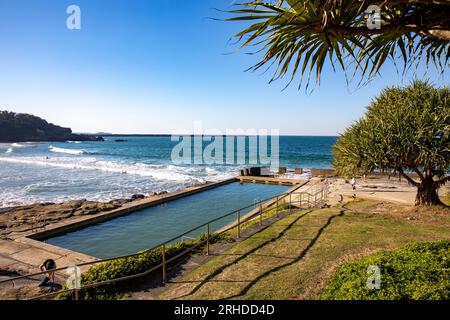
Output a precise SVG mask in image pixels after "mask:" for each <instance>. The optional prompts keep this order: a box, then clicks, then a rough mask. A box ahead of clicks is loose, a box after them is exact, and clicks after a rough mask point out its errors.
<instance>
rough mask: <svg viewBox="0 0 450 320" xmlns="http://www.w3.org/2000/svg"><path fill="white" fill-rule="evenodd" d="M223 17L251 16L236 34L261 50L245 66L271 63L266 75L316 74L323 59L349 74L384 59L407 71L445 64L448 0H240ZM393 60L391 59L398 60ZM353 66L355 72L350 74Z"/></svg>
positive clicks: (375, 67)
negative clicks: (258, 56)
mask: <svg viewBox="0 0 450 320" xmlns="http://www.w3.org/2000/svg"><path fill="white" fill-rule="evenodd" d="M236 6H237V7H238V8H237V9H235V10H231V11H229V13H230V14H232V17H231V18H228V19H226V20H227V21H248V22H251V23H252V24H251V25H250V26H248V27H247V28H245V29H244V30H242V31H240V32H239V33H237V34H236V35H234V38H235V39H237V40H238V42H239V43H240V47H241V48H244V47H245V48H247V47H250V48H253V50H254V52H255V53H263V57H262V59H261V60H260V62H258V63H257V64H255V65H254V66H253V67H251V68H249V70H253V71H255V70H259V69H260V68H263V67H270V66H272V65H275V71H274V75H273V77H272V79H271V80H270V82H272V81H274V80H277V79H280V78H283V77H284V76H286V75H288V76H289V77H288V78H289V81H288V84H289V83H291V82H292V81H293V80H294V79H295V78H296V76H299V78H300V85H299V87H300V86H301V84H302V81H301V80H303V78H307V82H308V84H309V82H310V78H311V76H312V75H313V74H315V77H316V80H317V82H318V81H319V79H320V75H321V73H322V70H323V67H324V65H325V64H326V63H327V61H328V60H329V63H330V64H331V66H332V67H333V69H335V67H338V68H339V67H340V68H341V69H342V70H343V71H344V73H345V77H346V79H347V80H348V78H349V77H348V75H347V72H348V71H350V76H354V75H355V74H357V73H359V74H360V76H361V81H363V80H364V79H367V80H370V79H371V78H373V77H375V76H376V75H377V74H378V73H379V71H380V69H381V67H382V66H383V65H384V64H385V63H386V62H387V61H389V60H392V61H394V62H395V61H397V63H398V62H399V61H400V62H402V63H403V66H404V71H406V70H408V69H409V68H410V67H414V66H415V64H417V63H418V62H422V63H423V64H424V65H426V66H428V65H434V66H435V67H436V69H437V70H438V71H439V72H443V71H444V69H445V68H446V66H447V63H448V60H449V58H450V55H449V46H450V44H449V40H450V19H449V17H450V3H449V1H428V0H409V1H408V0H404V1H372V0H370V1H369V0H363V1H361V0H358V1H356V0H346V1H332V0H314V1H310V0H276V1H275V0H274V1H260V0H255V1H247V2H242V3H237V4H236ZM397 63H396V65H397ZM352 73H353V75H352Z"/></svg>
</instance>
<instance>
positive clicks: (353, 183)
mask: <svg viewBox="0 0 450 320" xmlns="http://www.w3.org/2000/svg"><path fill="white" fill-rule="evenodd" d="M350 183H351V185H352V189H353V190H356V179H355V177H353V178H352V180H351V181H350Z"/></svg>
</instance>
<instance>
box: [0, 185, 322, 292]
mask: <svg viewBox="0 0 450 320" xmlns="http://www.w3.org/2000/svg"><path fill="white" fill-rule="evenodd" d="M316 188H317V185H313V186H311V187H310V188H308V189H306V190H304V191H300V192H296V191H290V192H286V193H282V194H279V195H276V196H273V197H270V198H267V199H264V200H260V201H259V202H258V205H259V209H260V210H259V211H258V212H255V213H254V214H252V215H251V216H248V217H246V218H245V219H241V216H240V214H241V211H244V210H247V209H249V208H252V207H255V204H252V205H248V206H245V207H242V208H240V209H237V210H234V211H231V212H229V213H226V214H224V215H222V216H219V217H217V218H214V219H212V220H210V221H208V222H206V223H203V224H201V225H199V226H196V227H194V228H192V229H190V230H188V231H186V232H184V233H182V234H180V235H178V236H176V237H173V238H171V239H169V240H166V241H164V242H162V243H160V244H158V245H156V246H153V247H151V248H149V249H146V250H143V251H140V252H137V253H133V254H128V255H123V256H118V257H111V258H106V259H102V260H95V261H89V262H84V263H80V264H77V265H75V267H84V266H88V265H94V264H100V263H104V262H108V261H112V260H120V259H126V258H131V257H137V256H139V255H142V254H145V253H147V252H150V251H153V250H156V249H159V248H161V249H163V254H162V256H163V260H164V261H163V262H162V263H160V264H158V265H156V266H154V267H152V268H150V269H149V270H146V271H144V272H142V273H138V274H134V275H128V276H125V277H121V278H116V279H111V280H106V281H102V282H98V283H93V284H89V285H85V286H82V287H81V288H79V289H66V290H60V291H56V292H53V293H49V294H44V295H40V296H37V297H33V298H31V299H32V300H33V299H41V298H45V297H51V296H54V295H57V294H60V293H64V292H70V291H71V292H76V291H77V290H78V291H79V290H83V289H88V288H93V287H97V286H102V285H105V284H111V283H116V282H119V281H125V280H130V279H134V278H139V277H144V276H147V275H149V274H150V273H152V272H154V271H156V270H158V269H160V268H161V267H162V268H163V270H165V267H166V265H167V264H169V263H170V262H172V261H175V260H177V259H179V258H181V257H183V256H185V255H186V254H188V253H190V252H192V251H193V250H195V249H197V248H198V247H200V246H202V245H203V244H205V243H208V244H209V241H210V240H211V239H213V238H215V237H217V236H219V235H221V234H223V233H225V232H228V231H230V230H232V229H234V228H238V234H237V237H238V238H239V237H240V226H241V225H242V224H243V223H245V222H247V221H250V220H253V219H255V218H257V217H258V216H259V218H260V223H262V215H263V213H264V210H266V211H267V209H270V210H273V209H275V211H276V212H277V215H278V208H279V206H280V205H279V203H280V200H284V202H283V204H285V203H289V204H290V205H292V204H295V203H298V204H299V207H300V208H302V204H303V203H306V204H307V208H314V207H317V206H318V205H319V204H321V203H323V201H325V200H326V199H327V196H328V193H329V188H328V183H327V182H326V183H325V184H324V185H321V186H320V188H319V189H318V190H316V192H314V193H313V192H309V191H310V190H311V189H316ZM292 195H298V196H299V200H298V201H294V202H293V201H292ZM302 195H308V199H302V198H303V197H302ZM317 195H320V197H319V198H317ZM288 196H289V198H290V199H289V202H286V201H285V200H286V198H287V197H288ZM311 197H314V201H311ZM274 199H276V200H277V201H276V202H275V203H270V204H269V205H267V207H265V208H263V203H266V202H268V201H270V200H274ZM302 200H303V201H302ZM318 200H319V201H318ZM273 205H275V207H273ZM255 210H256V209H255ZM233 214H234V215H235V214H237V215H238V219H237V223H236V224H233V225H231V226H230V227H228V228H225V229H223V230H221V231H220V232H214V233H212V234H210V233H209V229H210V225H211V224H212V223H214V222H216V221H219V220H221V219H223V218H226V217H229V216H231V215H233ZM203 227H208V233H207V237H206V239H205V240H203V241H200V242H199V243H197V244H195V245H194V246H192V247H190V248H188V249H187V250H185V251H183V252H180V253H179V254H177V255H175V256H173V257H170V258H169V259H167V260H166V259H165V252H164V251H165V250H164V248H165V246H166V245H168V244H170V243H173V242H174V241H175V240H177V239H180V238H183V237H185V236H186V235H187V234H189V233H192V232H194V231H197V230H198V229H200V228H203ZM208 251H209V250H207V252H208ZM68 268H73V266H69V267H68V266H66V267H61V268H56V269H53V270H51V271H52V272H58V271H62V270H66V269H68ZM46 273H48V271H43V272H37V273H33V274H28V275H22V276H18V277H14V278H10V279H5V280H0V284H3V283H7V282H13V283H14V281H17V280H20V279H26V278H31V277H35V276H39V275H43V274H46ZM163 273H165V271H164V272H163ZM165 277H166V275H165V274H163V281H165ZM76 296H77V295H76Z"/></svg>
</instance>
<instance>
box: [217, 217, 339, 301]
mask: <svg viewBox="0 0 450 320" xmlns="http://www.w3.org/2000/svg"><path fill="white" fill-rule="evenodd" d="M346 210H347V209H345V210H341V211H340V212H339V214H335V215H333V216H331V217H329V218H328V219H327V222H326V223H325V224H324V225H323V226H322V227H321V228H320V229H319V230H318V231H317V234H316V235H315V237H314V238H313V239H312V240H311V242H310V243H309V244H308V245H307V246H306V248H305V249H304V250H302V252H300V254H299V255H298V256H297V257H296V258H295V259H293V260H292V261H290V262H287V263H285V264H282V265H280V266H277V267H275V268H272V269H270V270H268V271H266V272H264V273H262V274H261V275H259V276H258V277H256V278H255V279H253V280H252V281H250V283H249V284H248V285H246V286H245V287H244V288H243V289H242V290H241V291H240V292H239V293H238V294H236V295H233V296H229V297H226V298H224V299H225V300H227V299H234V298H237V297H239V296H242V295H244V294H246V293H247V292H248V291H249V290H250V289H251V288H252V287H253V286H254V285H255V284H256V283H258V282H259V281H260V280H262V279H264V278H266V277H267V276H269V275H270V274H272V273H274V272H277V271H280V270H281V269H284V268H286V267H289V266H291V265H293V264H295V263H297V262H299V261H300V260H302V259H303V258H304V257H305V255H306V254H307V253H308V252H309V251H310V250H311V249H312V248H313V246H314V245H315V244H316V242H317V240H319V238H320V236H321V235H322V233H323V232H324V231H325V229H326V228H327V227H329V226H330V225H331V223H332V221H333V220H334V219H336V218H338V217H342V216H344V214H345V211H346Z"/></svg>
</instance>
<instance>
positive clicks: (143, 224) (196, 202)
mask: <svg viewBox="0 0 450 320" xmlns="http://www.w3.org/2000/svg"><path fill="white" fill-rule="evenodd" d="M288 189H289V187H288V186H280V185H268V184H267V185H263V184H251V183H250V184H249V183H244V184H240V183H237V182H236V183H230V184H227V185H224V186H220V187H216V188H214V189H210V190H206V191H202V192H200V193H197V194H193V195H190V196H187V197H184V198H180V199H176V200H173V201H168V202H166V203H164V204H161V205H159V206H155V207H150V208H147V209H143V210H140V211H136V212H133V213H131V214H129V215H126V216H122V217H118V218H113V219H111V220H108V221H105V222H102V223H99V224H96V225H93V226H89V227H86V228H84V229H80V230H77V231H73V232H70V233H67V234H64V235H61V236H57V237H53V238H50V239H47V240H45V242H46V243H49V244H52V245H56V246H59V247H63V248H67V249H70V250H73V251H77V252H82V253H85V254H88V255H91V256H94V257H98V258H110V257H115V256H120V255H126V254H132V253H136V252H138V251H141V250H145V249H148V248H151V247H153V246H156V245H158V244H159V243H161V242H164V241H167V240H169V239H171V238H173V237H175V236H177V235H179V234H182V233H184V232H186V231H188V230H190V229H192V228H194V227H196V226H198V225H201V224H203V223H205V222H208V221H210V220H212V219H214V218H217V217H219V216H222V215H224V214H226V213H228V212H231V211H233V210H237V209H239V208H242V207H245V206H248V205H252V204H254V202H255V200H264V199H266V198H270V197H272V196H276V195H278V194H282V193H283V192H286V191H287V190H288ZM251 209H253V208H249V209H248V210H247V211H244V212H242V213H243V214H244V213H245V212H248V211H250V210H251ZM234 219H235V217H234V215H232V216H230V217H227V218H226V219H221V220H220V221H219V222H217V223H214V224H213V225H212V226H211V231H214V230H217V229H219V228H221V227H223V226H225V225H227V224H228V223H230V222H231V221H233V220H234ZM200 233H201V231H198V232H197V233H196V234H195V233H192V234H189V236H190V237H194V236H198V235H199V234H200Z"/></svg>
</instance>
